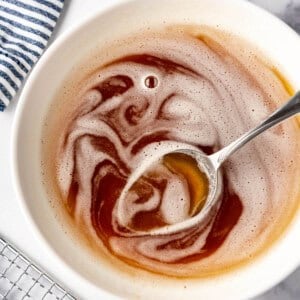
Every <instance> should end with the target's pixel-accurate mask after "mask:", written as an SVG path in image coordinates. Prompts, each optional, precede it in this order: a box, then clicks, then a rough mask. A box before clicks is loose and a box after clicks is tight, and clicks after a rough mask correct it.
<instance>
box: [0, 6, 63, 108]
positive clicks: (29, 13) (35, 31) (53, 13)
mask: <svg viewBox="0 0 300 300" xmlns="http://www.w3.org/2000/svg"><path fill="white" fill-rule="evenodd" d="M63 4H64V0H0V111H3V110H4V109H5V107H6V106H7V105H8V104H9V102H10V101H11V100H12V98H13V97H14V95H15V94H16V92H17V91H18V89H19V88H20V86H21V84H22V81H23V80H24V78H25V77H26V75H27V73H28V72H29V71H30V70H31V69H32V67H33V66H34V64H35V63H36V61H37V60H38V59H39V57H40V56H41V54H42V53H43V51H44V49H45V47H46V45H47V43H48V40H49V38H50V36H51V34H52V31H53V29H54V27H55V25H56V22H57V20H58V18H59V15H60V13H61V10H62V8H63Z"/></svg>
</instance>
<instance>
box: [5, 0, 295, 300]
mask: <svg viewBox="0 0 300 300" xmlns="http://www.w3.org/2000/svg"><path fill="white" fill-rule="evenodd" d="M119 1H122V0H84V1H82V0H65V2H66V4H65V11H64V13H63V16H62V18H61V20H60V23H59V24H58V28H57V30H56V32H55V34H54V36H53V39H52V40H55V38H56V37H57V36H58V35H60V34H61V33H62V32H64V31H66V30H67V29H68V28H69V27H70V26H72V25H73V24H76V23H78V22H79V21H81V20H82V19H85V18H87V17H88V16H89V15H90V14H92V13H93V12H94V11H95V10H96V9H97V8H99V7H100V6H101V7H104V6H109V5H111V4H113V3H115V2H119ZM149 1H151V0H149ZM170 1H171V0H170ZM187 1H188V0H187ZM220 1H222V0H220ZM241 1H244V0H241ZM251 2H253V3H255V4H257V5H260V6H262V7H264V8H266V9H267V10H269V11H271V12H272V13H274V14H276V15H278V16H279V17H280V18H282V19H283V20H284V21H285V22H287V23H288V24H290V25H291V26H292V27H294V28H295V29H296V30H297V31H298V32H299V33H300V0H251ZM299 56H300V54H299ZM299 74H300V71H299ZM16 104H17V99H15V100H14V102H13V103H12V104H11V105H10V107H9V108H8V109H7V110H6V112H5V113H2V114H0V132H1V141H0V236H1V235H2V236H4V237H6V238H7V239H8V240H10V241H11V242H13V243H14V244H15V245H16V246H18V247H19V248H20V249H22V250H24V252H25V253H27V254H28V255H29V256H30V257H31V258H33V259H34V260H35V261H36V262H37V263H38V264H39V265H41V266H42V267H43V268H44V269H46V270H47V271H48V272H49V273H50V274H52V275H53V277H54V278H56V279H57V280H59V281H60V282H61V283H63V284H64V285H65V286H67V287H68V288H69V289H70V290H71V291H73V293H74V295H75V296H76V297H77V298H78V299H87V300H98V299H108V300H109V299H115V297H113V296H111V295H108V294H107V293H105V292H99V290H98V289H96V288H94V287H93V286H91V285H89V284H88V283H86V282H83V281H82V280H80V279H79V277H78V276H77V274H76V273H74V272H72V271H71V270H65V269H63V268H60V264H59V260H58V259H57V258H56V257H52V256H50V255H48V253H49V252H48V250H47V248H45V246H44V245H42V244H41V243H40V241H38V240H36V237H35V236H34V235H33V234H32V233H31V230H30V227H29V226H28V224H27V222H26V221H25V219H24V216H23V214H22V212H21V210H20V207H19V205H18V201H17V199H16V197H15V194H14V191H13V187H12V183H11V176H10V149H11V148H10V143H9V141H10V136H11V127H12V121H13V117H14V111H15V107H16ZM299 234H300V232H299ZM299 283H300V268H299V269H298V270H296V271H295V272H294V273H293V274H292V275H290V276H289V277H288V278H287V279H286V280H285V281H284V282H282V283H280V284H279V285H278V286H276V287H274V288H273V289H272V290H270V291H268V292H266V293H265V294H264V295H261V296H260V297H257V298H255V299H253V300H298V299H300V284H299ZM212 300H219V299H212ZM220 300H221V299H220Z"/></svg>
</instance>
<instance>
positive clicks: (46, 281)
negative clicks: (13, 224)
mask: <svg viewBox="0 0 300 300" xmlns="http://www.w3.org/2000/svg"><path fill="white" fill-rule="evenodd" d="M0 300H76V298H75V297H73V296H72V295H70V294H69V293H68V292H67V291H66V290H65V289H63V288H62V287H61V286H60V285H59V284H57V283H56V282H55V281H53V279H51V278H50V277H49V276H48V275H47V274H45V273H44V272H43V271H42V270H40V269H39V268H38V267H37V266H36V265H35V264H33V263H32V262H31V261H30V260H29V259H28V258H26V257H25V256H24V255H22V254H21V253H20V252H19V251H18V250H17V249H16V248H14V247H13V246H12V245H11V244H9V243H8V242H7V241H5V240H4V239H3V238H1V237H0Z"/></svg>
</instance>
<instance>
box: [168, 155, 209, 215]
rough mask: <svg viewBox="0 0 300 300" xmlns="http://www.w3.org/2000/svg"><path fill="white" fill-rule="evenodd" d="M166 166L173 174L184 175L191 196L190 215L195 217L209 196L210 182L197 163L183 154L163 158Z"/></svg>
mask: <svg viewBox="0 0 300 300" xmlns="http://www.w3.org/2000/svg"><path fill="white" fill-rule="evenodd" d="M163 163H164V165H165V166H166V167H167V168H168V169H169V170H170V171H172V172H174V173H177V174H180V175H182V176H183V177H184V178H185V180H186V181H187V184H188V187H189V194H190V209H189V215H190V216H194V215H195V214H197V213H198V212H199V211H200V210H201V209H202V208H203V206H204V204H205V201H206V199H207V195H208V187H209V181H208V178H207V176H206V175H205V173H203V172H202V171H201V170H200V169H199V167H198V164H197V161H196V160H195V159H194V158H193V157H191V156H189V155H186V154H183V153H170V154H167V155H165V156H164V158H163Z"/></svg>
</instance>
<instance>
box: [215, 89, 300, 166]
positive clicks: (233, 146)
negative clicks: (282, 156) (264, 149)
mask: <svg viewBox="0 0 300 300" xmlns="http://www.w3.org/2000/svg"><path fill="white" fill-rule="evenodd" d="M299 112H300V91H299V92H297V93H296V94H295V95H294V96H293V97H292V98H291V99H290V100H289V101H288V102H287V103H285V104H284V105H283V106H281V107H280V108H279V109H277V110H276V111H275V112H274V113H273V114H272V115H271V116H269V117H268V118H267V119H266V120H265V121H263V122H262V123H261V124H260V125H259V126H257V127H255V128H253V129H251V130H250V131H248V132H246V133H245V134H243V135H242V136H241V137H239V138H238V139H237V140H235V141H233V142H232V143H230V144H229V145H228V146H226V147H224V148H223V149H222V150H220V151H218V152H216V153H214V154H212V155H210V159H211V161H212V163H213V165H214V167H215V168H216V169H218V168H219V167H220V166H221V165H222V163H223V162H224V161H225V160H226V159H227V158H228V157H229V156H230V155H231V154H233V153H234V152H235V151H237V150H238V149H240V148H241V147H243V146H244V145H245V144H247V143H248V142H249V141H251V140H252V139H253V138H255V137H256V136H257V135H259V134H260V133H262V132H264V131H265V130H267V129H269V128H271V127H273V126H275V125H276V124H278V123H280V122H282V121H284V120H285V119H287V118H289V117H291V116H293V115H295V114H297V113H299Z"/></svg>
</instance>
